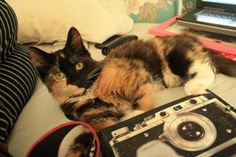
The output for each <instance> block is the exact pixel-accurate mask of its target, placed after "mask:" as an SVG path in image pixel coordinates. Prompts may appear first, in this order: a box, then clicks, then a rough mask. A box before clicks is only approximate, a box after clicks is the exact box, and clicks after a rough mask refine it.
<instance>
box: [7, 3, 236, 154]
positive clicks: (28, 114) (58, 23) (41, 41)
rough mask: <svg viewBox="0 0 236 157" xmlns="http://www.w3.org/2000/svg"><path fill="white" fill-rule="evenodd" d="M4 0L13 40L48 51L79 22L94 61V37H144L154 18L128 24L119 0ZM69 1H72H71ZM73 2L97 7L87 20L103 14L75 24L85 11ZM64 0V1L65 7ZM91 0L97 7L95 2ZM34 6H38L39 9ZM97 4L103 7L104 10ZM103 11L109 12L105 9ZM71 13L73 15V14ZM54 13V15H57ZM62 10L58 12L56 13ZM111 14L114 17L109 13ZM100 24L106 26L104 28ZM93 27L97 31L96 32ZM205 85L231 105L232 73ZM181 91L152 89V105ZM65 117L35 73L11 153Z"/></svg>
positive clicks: (23, 150) (235, 84)
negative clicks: (14, 28)
mask: <svg viewBox="0 0 236 157" xmlns="http://www.w3.org/2000/svg"><path fill="white" fill-rule="evenodd" d="M7 2H9V3H10V4H11V6H12V7H13V9H14V10H15V12H16V15H17V18H18V23H19V32H18V41H19V42H20V43H24V44H25V43H27V44H25V46H27V47H28V46H36V47H39V48H41V49H43V50H45V51H47V52H52V51H55V50H57V49H59V48H62V47H63V46H64V44H65V38H66V33H67V31H68V28H69V27H71V26H73V25H75V26H78V27H81V28H79V30H80V31H82V37H83V38H84V39H86V41H90V42H87V44H86V45H87V48H88V50H89V51H90V52H91V55H92V57H93V58H94V59H96V60H102V59H103V58H104V57H105V56H104V55H102V53H101V50H99V49H96V48H95V46H94V42H96V41H102V40H104V39H106V38H107V37H109V36H111V34H116V33H118V34H134V35H137V36H138V37H139V38H140V39H144V40H145V39H148V38H152V37H154V36H153V35H150V34H148V30H149V29H150V28H153V27H154V26H156V25H157V24H155V23H135V24H133V22H132V20H130V19H129V18H128V17H127V15H125V14H124V8H123V7H122V6H123V4H120V3H121V1H120V0H113V1H109V0H103V1H100V2H101V3H103V7H100V5H99V4H97V3H94V2H95V1H94V0H87V1H73V0H71V1H68V0H66V1H63V0H60V1H57V5H56V6H55V5H54V4H53V2H51V1H50V2H49V1H47V0H42V1H37V2H35V1H32V0H22V1H19V2H17V1H14V0H7ZM67 2H70V3H67ZM45 3H46V4H48V3H50V4H51V3H52V4H51V5H52V6H54V10H53V11H54V12H53V13H51V14H50V13H49V11H50V8H45V7H44V6H45ZM74 3H77V4H76V5H75V4H74ZM78 3H86V4H83V5H87V8H89V9H91V8H92V7H91V4H93V7H94V8H95V9H97V12H91V14H90V16H91V19H90V20H91V21H92V22H93V21H94V17H95V18H97V16H100V17H104V16H105V18H100V19H99V20H100V21H99V22H98V23H97V24H98V25H97V27H96V28H94V27H89V26H93V24H89V22H91V21H89V20H88V19H83V20H81V19H80V20H79V22H76V23H75V21H76V20H75V19H78V17H77V16H75V15H81V16H80V18H83V17H85V16H83V15H84V14H86V12H84V9H83V7H82V9H78V6H79V7H81V6H83V5H82V4H78ZM65 4H67V5H66V6H65ZM95 4H96V5H98V6H95ZM111 6H116V7H111ZM22 7H24V8H22ZM64 7H68V8H70V9H64V10H63V9H62V8H64ZM40 8H44V9H43V12H42V10H41V9H40ZM99 9H100V10H99ZM102 9H105V11H104V10H102ZM62 10H63V11H62ZM92 10H93V8H92ZM108 10H109V14H108V12H107V11H108ZM78 11H81V12H78ZM75 12H76V13H77V14H74V13H75ZM59 13H60V16H59V15H58V14H59ZM62 13H64V14H63V15H61V14H62ZM97 13H99V14H97ZM111 13H112V14H111ZM72 15H73V16H72ZM94 15H95V16H94ZM118 15H119V16H118ZM114 16H115V17H117V18H114ZM25 17H27V18H25ZM86 17H87V16H86ZM102 19H106V20H102ZM118 19H119V20H118ZM95 21H96V20H95ZM85 24H86V25H85ZM45 26H46V27H45ZM82 26H83V27H82ZM84 26H86V27H84ZM104 26H107V27H106V28H105V27H104ZM32 28H33V29H32ZM34 28H36V29H34ZM52 28H54V29H52ZM84 28H86V29H84ZM107 28H109V29H107ZM97 29H99V30H100V31H97ZM62 30H63V31H62ZM49 34H50V35H49ZM94 37H97V38H94ZM35 43H36V44H35ZM48 43H50V44H48ZM210 90H211V91H213V92H214V93H215V94H217V95H218V96H220V97H221V98H223V99H224V100H225V101H226V102H228V103H229V104H231V105H234V106H236V97H235V93H236V78H231V77H228V76H225V75H222V74H218V75H217V77H216V81H215V83H214V84H213V86H212V87H211V88H210ZM184 96H186V94H185V92H184V89H183V87H176V88H170V89H165V90H163V91H161V92H158V93H156V94H155V106H156V107H158V106H161V105H163V104H166V103H168V102H171V101H173V100H176V99H178V98H181V97H184ZM66 122H70V120H68V119H67V118H66V117H65V116H64V114H63V112H62V111H61V109H60V107H59V104H58V103H57V102H56V101H55V100H54V99H53V98H52V96H51V94H50V93H49V92H48V90H47V88H46V86H45V85H44V84H43V83H42V82H41V80H40V79H39V78H37V83H36V87H35V90H34V92H33V95H32V97H31V98H30V100H29V101H28V103H27V104H26V105H25V107H24V109H23V110H22V113H21V114H20V116H19V118H18V120H17V121H16V123H15V126H14V129H13V130H12V131H11V133H10V136H9V138H8V144H9V152H10V153H11V154H12V155H13V156H14V157H24V156H25V155H26V154H27V152H28V151H29V149H30V147H31V146H32V144H33V143H34V142H36V141H37V140H38V139H39V138H40V137H41V136H43V135H44V134H45V133H47V132H48V131H50V130H51V129H53V128H55V127H57V126H58V125H60V124H63V123H66Z"/></svg>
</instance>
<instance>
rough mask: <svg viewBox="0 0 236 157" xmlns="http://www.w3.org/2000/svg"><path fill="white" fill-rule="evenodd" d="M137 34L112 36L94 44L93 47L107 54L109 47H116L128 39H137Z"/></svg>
mask: <svg viewBox="0 0 236 157" xmlns="http://www.w3.org/2000/svg"><path fill="white" fill-rule="evenodd" d="M137 39H138V36H136V35H122V36H113V37H111V38H109V39H108V40H106V41H105V42H103V43H102V44H96V45H95V47H96V48H99V49H102V54H103V55H107V54H108V53H109V52H110V51H111V49H113V48H115V47H118V46H120V45H122V44H124V43H126V42H128V41H131V40H137Z"/></svg>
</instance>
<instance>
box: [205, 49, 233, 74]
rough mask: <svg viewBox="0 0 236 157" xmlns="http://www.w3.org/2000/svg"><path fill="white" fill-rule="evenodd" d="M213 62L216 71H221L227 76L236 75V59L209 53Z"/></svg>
mask: <svg viewBox="0 0 236 157" xmlns="http://www.w3.org/2000/svg"><path fill="white" fill-rule="evenodd" d="M210 57H211V58H212V61H213V64H214V66H215V67H216V72H217V73H222V74H225V75H228V76H232V77H236V61H233V60H230V59H227V58H226V57H224V56H222V55H219V54H217V53H214V52H212V53H210Z"/></svg>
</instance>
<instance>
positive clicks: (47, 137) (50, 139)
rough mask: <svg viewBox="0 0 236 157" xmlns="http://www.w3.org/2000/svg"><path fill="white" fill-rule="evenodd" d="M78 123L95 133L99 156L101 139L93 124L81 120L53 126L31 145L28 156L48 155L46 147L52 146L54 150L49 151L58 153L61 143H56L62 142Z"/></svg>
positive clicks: (96, 154) (96, 156)
mask: <svg viewBox="0 0 236 157" xmlns="http://www.w3.org/2000/svg"><path fill="white" fill-rule="evenodd" d="M78 125H82V126H84V127H86V128H87V129H88V130H89V131H90V132H91V133H92V134H93V136H94V138H95V141H96V152H95V157H98V156H99V152H100V141H99V138H98V136H97V133H96V132H95V130H94V129H93V128H92V126H90V125H89V124H87V123H84V122H81V121H77V122H67V123H64V124H61V125H59V126H57V127H55V128H53V129H52V130H50V131H48V132H47V133H46V134H44V135H43V136H42V137H40V138H39V139H38V140H37V141H36V142H35V143H34V144H33V145H32V146H31V147H30V150H29V151H28V153H27V155H26V157H36V156H47V155H48V154H47V153H45V152H47V151H48V150H45V148H50V149H49V151H53V152H49V153H53V154H58V150H59V146H60V145H59V144H56V143H58V142H59V143H60V142H61V141H62V140H63V138H64V137H65V135H66V134H67V133H69V131H70V130H71V129H73V128H74V127H76V126H78ZM67 128H69V129H67ZM55 137H56V138H55ZM55 139H56V140H55ZM42 145H43V146H42ZM54 147H55V148H54Z"/></svg>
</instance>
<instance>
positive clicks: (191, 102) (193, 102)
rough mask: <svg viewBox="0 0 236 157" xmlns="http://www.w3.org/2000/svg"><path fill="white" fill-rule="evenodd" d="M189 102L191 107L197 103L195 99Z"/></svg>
mask: <svg viewBox="0 0 236 157" xmlns="http://www.w3.org/2000/svg"><path fill="white" fill-rule="evenodd" d="M189 102H190V104H193V105H196V104H197V103H198V102H197V100H196V99H190V100H189Z"/></svg>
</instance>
